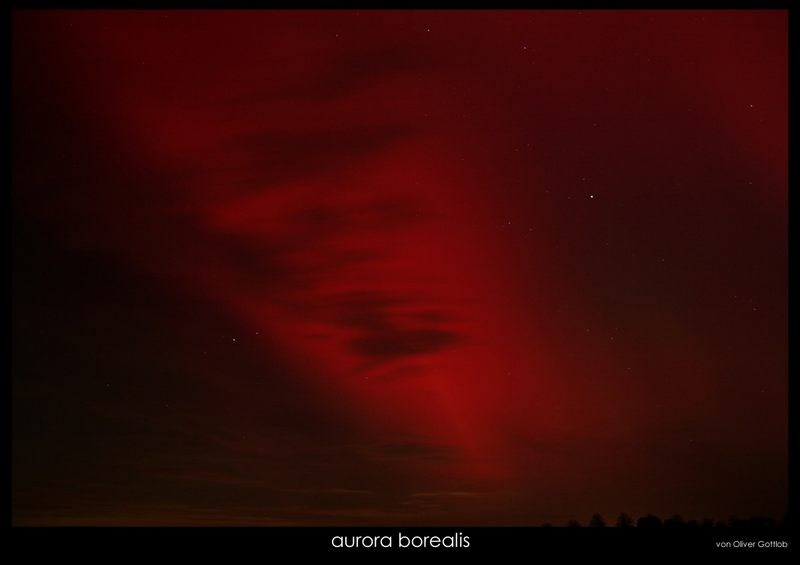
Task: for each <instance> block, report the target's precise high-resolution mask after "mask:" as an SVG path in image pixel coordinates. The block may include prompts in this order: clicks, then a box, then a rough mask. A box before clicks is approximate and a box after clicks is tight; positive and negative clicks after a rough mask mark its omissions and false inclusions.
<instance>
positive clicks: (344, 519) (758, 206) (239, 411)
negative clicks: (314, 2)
mask: <svg viewBox="0 0 800 565" xmlns="http://www.w3.org/2000/svg"><path fill="white" fill-rule="evenodd" d="M12 26H13V40H12V43H13V67H12V75H13V81H12V90H13V97H12V114H13V134H12V136H13V188H12V191H13V192H12V194H13V196H12V204H13V216H12V220H13V234H12V235H13V242H12V247H13V336H12V339H13V342H12V344H13V351H12V353H13V359H12V361H13V378H12V384H13V400H12V402H13V489H12V495H13V520H14V523H15V524H18V525H75V524H92V525H142V524H155V525H162V524H170V525H182V524H186V525H195V524H204V525H245V524H246V525H252V524H258V525H292V524H297V525H326V524H335V525H356V524H359V525H361V524H363V525H378V524H391V525H442V524H453V525H470V524H485V525H527V524H531V525H539V524H541V523H543V522H552V523H555V524H564V523H565V522H566V521H567V520H569V519H577V520H580V521H581V522H582V523H585V522H586V521H587V520H588V518H589V516H591V515H592V514H593V513H595V512H598V513H601V514H603V515H604V516H606V519H607V520H613V518H614V517H615V516H616V515H617V514H619V513H620V512H623V511H624V512H627V513H629V514H631V515H633V516H639V515H643V514H646V513H655V514H658V515H661V516H670V515H672V514H676V513H677V514H681V515H683V516H684V517H686V518H687V519H689V518H696V519H702V518H706V517H709V518H715V519H722V520H724V519H727V518H728V516H730V515H738V516H753V515H765V516H771V517H776V518H779V517H781V516H782V515H783V514H784V513H785V512H786V509H787V470H786V466H787V361H786V357H787V330H786V328H787V194H788V185H787V170H786V169H787V16H786V13H785V12H783V11H716V12H715V11H668V12H656V11H630V12H617V11H602V12H601V11H596V12H595V11H582V12H581V11H563V12H562V11H517V12H514V11H475V12H469V11H452V12H437V11H416V12H391V11H375V12H372V11H360V12H359V11H338V12H315V11H310V12H309V11H306V12H299V11H298V12H279V11H274V12H270V11H263V12H246V11H241V12H223V11H210V12H192V11H185V12H162V11H149V12H128V11H108V12H102V11H99V12H78V11H73V12H69V11H64V12H58V11H49V12H48V11H41V12H19V11H18V12H15V13H14V16H13V19H12Z"/></svg>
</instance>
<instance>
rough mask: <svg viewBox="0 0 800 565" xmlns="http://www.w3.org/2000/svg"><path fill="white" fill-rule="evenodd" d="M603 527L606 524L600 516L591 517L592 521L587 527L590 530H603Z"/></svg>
mask: <svg viewBox="0 0 800 565" xmlns="http://www.w3.org/2000/svg"><path fill="white" fill-rule="evenodd" d="M605 525H606V522H605V520H603V517H602V516H601V515H600V514H595V515H594V516H592V519H591V520H589V526H590V527H592V528H604V527H605Z"/></svg>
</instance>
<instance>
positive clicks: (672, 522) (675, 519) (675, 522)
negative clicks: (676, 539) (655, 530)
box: [664, 514, 684, 528]
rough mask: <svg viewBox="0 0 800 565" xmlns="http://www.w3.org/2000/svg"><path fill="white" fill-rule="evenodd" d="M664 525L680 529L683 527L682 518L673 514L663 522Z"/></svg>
mask: <svg viewBox="0 0 800 565" xmlns="http://www.w3.org/2000/svg"><path fill="white" fill-rule="evenodd" d="M664 525H665V526H667V527H670V528H675V527H681V526H683V525H684V521H683V516H681V515H680V514H675V515H673V516H672V518H667V519H666V520H664Z"/></svg>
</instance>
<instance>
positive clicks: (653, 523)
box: [636, 514, 661, 528]
mask: <svg viewBox="0 0 800 565" xmlns="http://www.w3.org/2000/svg"><path fill="white" fill-rule="evenodd" d="M636 527H637V528H659V527H661V518H659V517H658V516H653V515H652V514H648V515H647V516H643V517H642V518H639V520H638V521H637V522H636Z"/></svg>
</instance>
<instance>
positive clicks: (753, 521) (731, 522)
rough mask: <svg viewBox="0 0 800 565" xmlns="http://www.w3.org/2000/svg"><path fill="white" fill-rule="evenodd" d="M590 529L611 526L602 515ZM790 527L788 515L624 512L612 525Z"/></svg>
mask: <svg viewBox="0 0 800 565" xmlns="http://www.w3.org/2000/svg"><path fill="white" fill-rule="evenodd" d="M566 525H567V526H568V527H572V528H580V527H582V526H583V524H581V523H580V522H579V521H578V520H570V521H568V522H567V524H566ZM587 525H588V527H590V528H605V527H606V526H609V524H607V523H606V521H605V519H604V518H603V517H602V516H601V515H600V514H595V515H594V516H592V517H591V518H590V519H589V523H588V524H587ZM788 525H789V517H788V515H787V516H785V517H784V518H783V520H774V519H772V518H764V517H760V516H756V517H753V518H738V517H736V516H732V517H730V518H729V519H728V520H727V521H725V522H723V521H719V520H712V519H711V518H705V519H703V520H688V521H687V520H684V519H683V517H682V516H680V515H678V514H675V515H674V516H672V517H670V518H666V519H664V520H662V519H661V518H659V517H658V516H654V515H652V514H648V515H647V516H642V517H641V518H639V519H638V520H634V519H633V518H632V517H631V516H629V515H628V514H626V513H625V512H623V513H622V514H620V515H619V516H617V519H616V521H615V522H614V523H613V524H611V526H613V527H617V528H633V527H637V528H778V527H784V526H788ZM552 526H553V524H551V523H550V522H546V523H544V524H542V527H552Z"/></svg>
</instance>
